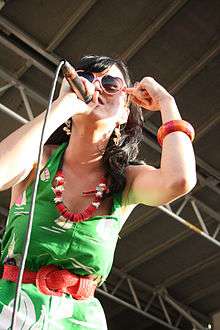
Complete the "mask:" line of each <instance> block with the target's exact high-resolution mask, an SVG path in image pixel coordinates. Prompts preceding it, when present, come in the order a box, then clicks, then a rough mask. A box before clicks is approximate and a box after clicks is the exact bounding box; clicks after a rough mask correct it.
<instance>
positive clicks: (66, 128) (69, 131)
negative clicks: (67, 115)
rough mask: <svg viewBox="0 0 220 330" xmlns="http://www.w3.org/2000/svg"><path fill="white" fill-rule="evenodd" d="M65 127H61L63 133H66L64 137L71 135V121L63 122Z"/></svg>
mask: <svg viewBox="0 0 220 330" xmlns="http://www.w3.org/2000/svg"><path fill="white" fill-rule="evenodd" d="M65 124H66V126H64V127H63V130H64V132H65V133H66V135H71V120H70V119H68V120H67V121H66V122H65Z"/></svg>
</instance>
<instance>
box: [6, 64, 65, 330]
mask: <svg viewBox="0 0 220 330" xmlns="http://www.w3.org/2000/svg"><path fill="white" fill-rule="evenodd" d="M64 63H65V61H64V60H62V61H60V63H59V65H58V66H57V69H56V72H55V76H54V80H53V83H52V89H51V91H50V96H49V101H48V108H47V110H46V113H45V117H44V122H43V128H42V131H41V136H40V146H39V151H38V160H37V167H36V176H35V182H34V188H33V192H32V197H31V205H30V213H29V218H28V223H27V229H26V235H25V240H24V242H25V244H24V249H23V253H22V256H21V263H20V265H19V273H18V279H17V283H16V291H15V299H14V304H13V312H12V322H11V330H16V324H15V322H16V316H17V311H18V305H19V300H20V294H21V284H22V278H23V274H24V269H25V263H26V259H27V254H28V248H29V244H30V238H31V231H32V224H33V217H34V210H35V201H36V196H37V188H38V182H39V177H40V164H41V160H42V155H43V139H44V133H45V130H46V124H47V119H48V115H49V113H50V110H51V105H52V100H53V97H54V93H55V88H56V84H57V80H58V77H59V73H60V70H61V67H62V66H63V64H64Z"/></svg>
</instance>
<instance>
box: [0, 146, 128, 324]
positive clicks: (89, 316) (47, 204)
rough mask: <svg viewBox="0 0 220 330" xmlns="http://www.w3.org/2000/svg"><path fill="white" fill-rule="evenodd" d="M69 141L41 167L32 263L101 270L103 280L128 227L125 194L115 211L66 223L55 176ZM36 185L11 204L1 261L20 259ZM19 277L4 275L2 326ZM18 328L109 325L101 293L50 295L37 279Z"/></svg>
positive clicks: (26, 290) (0, 282)
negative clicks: (122, 231) (124, 224)
mask: <svg viewBox="0 0 220 330" xmlns="http://www.w3.org/2000/svg"><path fill="white" fill-rule="evenodd" d="M66 146H67V143H63V144H62V145H60V146H59V147H58V148H57V149H56V150H55V151H54V152H53V154H52V155H51V157H50V158H49V160H48V162H47V164H46V165H45V167H44V169H43V170H42V171H41V176H40V182H39V186H38V193H37V199H36V208H35V217H34V222H33V229H32V235H31V242H30V247H29V252H28V257H27V261H26V268H27V269H29V270H31V271H35V272H36V271H38V269H39V268H40V267H41V266H43V265H49V264H53V265H57V266H59V267H61V268H65V269H68V270H69V271H70V272H72V273H75V274H79V275H89V274H93V275H97V279H98V280H99V285H101V284H102V283H103V282H104V281H105V279H106V278H107V276H108V274H109V272H110V269H111V266H112V262H113V256H114V251H115V247H116V243H117V239H118V233H119V231H120V229H121V226H122V217H121V212H122V209H121V194H116V195H114V197H113V208H112V212H111V215H109V216H96V217H92V218H90V219H88V220H86V221H84V222H80V223H72V222H71V223H65V222H64V221H63V217H62V216H60V214H59V213H58V211H57V210H56V207H55V203H54V192H53V190H52V182H53V178H54V176H55V174H56V172H57V169H58V168H59V166H60V164H61V161H62V157H63V154H64V151H65V149H66ZM32 188H33V187H32V184H31V185H29V186H28V188H27V189H26V190H25V191H24V193H23V194H22V196H20V197H19V198H18V200H17V201H16V203H15V204H14V205H13V206H12V207H11V209H10V211H9V215H8V220H7V226H6V231H5V234H4V237H3V241H2V252H1V266H3V264H4V263H5V262H7V263H12V262H13V263H14V264H16V265H18V264H19V262H20V258H21V253H22V250H23V244H24V237H25V231H26V226H27V221H28V214H29V210H30V201H31V195H32ZM15 287H16V284H15V283H14V282H10V281H8V280H4V279H0V330H7V329H10V326H11V316H12V306H13V300H14V297H15ZM17 320H18V321H17V324H16V330H21V329H22V330H28V329H31V330H34V329H35V330H36V329H38V330H49V329H53V330H56V329H59V330H61V329H63V330H67V329H74V330H88V329H96V330H105V329H107V325H106V319H105V315H104V312H103V309H102V306H101V304H100V302H99V300H98V299H97V298H95V297H93V298H89V299H86V300H75V299H74V298H73V297H72V296H71V295H68V294H64V295H63V296H62V297H57V296H48V295H44V294H42V293H41V292H39V290H38V289H37V288H36V286H35V285H34V284H22V291H21V300H20V305H19V311H18V317H17Z"/></svg>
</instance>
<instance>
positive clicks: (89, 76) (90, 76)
mask: <svg viewBox="0 0 220 330" xmlns="http://www.w3.org/2000/svg"><path fill="white" fill-rule="evenodd" d="M77 74H78V76H80V77H83V78H86V79H87V80H88V81H90V82H93V80H94V75H93V74H92V73H91V72H87V71H77Z"/></svg>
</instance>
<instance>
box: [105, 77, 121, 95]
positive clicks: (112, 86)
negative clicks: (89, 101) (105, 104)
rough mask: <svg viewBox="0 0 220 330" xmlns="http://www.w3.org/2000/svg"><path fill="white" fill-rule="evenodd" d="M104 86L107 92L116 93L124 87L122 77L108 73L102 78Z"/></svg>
mask: <svg viewBox="0 0 220 330" xmlns="http://www.w3.org/2000/svg"><path fill="white" fill-rule="evenodd" d="M102 86H103V88H104V89H105V91H106V92H107V93H110V94H114V93H117V92H118V91H119V90H120V89H121V88H122V86H123V81H122V80H121V78H118V77H112V76H108V75H107V76H104V77H103V78H102Z"/></svg>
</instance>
